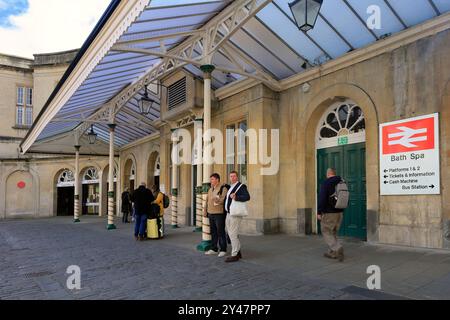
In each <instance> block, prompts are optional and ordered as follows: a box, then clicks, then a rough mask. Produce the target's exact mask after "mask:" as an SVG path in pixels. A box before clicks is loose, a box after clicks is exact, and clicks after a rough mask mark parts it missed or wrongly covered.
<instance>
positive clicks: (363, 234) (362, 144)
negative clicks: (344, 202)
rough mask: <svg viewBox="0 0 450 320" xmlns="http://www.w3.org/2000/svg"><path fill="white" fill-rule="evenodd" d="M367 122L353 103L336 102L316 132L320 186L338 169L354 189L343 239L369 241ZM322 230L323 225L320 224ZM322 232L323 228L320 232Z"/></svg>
mask: <svg viewBox="0 0 450 320" xmlns="http://www.w3.org/2000/svg"><path fill="white" fill-rule="evenodd" d="M365 129H366V123H365V118H364V113H363V111H362V109H361V108H360V107H359V106H358V105H357V104H356V103H354V102H353V101H351V100H345V101H342V102H336V103H334V104H333V105H331V106H330V108H329V109H328V110H327V111H326V112H325V113H324V115H323V116H322V119H321V120H320V122H319V126H318V128H317V133H316V149H317V186H318V189H319V188H320V185H321V184H322V182H323V181H324V180H325V179H326V171H327V169H328V168H335V169H336V170H337V173H338V175H340V176H341V177H342V178H343V179H345V180H346V181H347V183H348V185H349V189H350V194H351V195H350V204H349V207H348V208H347V209H346V210H345V214H344V221H343V223H342V226H341V230H340V236H345V237H352V238H359V239H363V240H366V239H367V218H366V215H367V198H366V131H365ZM319 228H320V225H319ZM319 230H320V229H319Z"/></svg>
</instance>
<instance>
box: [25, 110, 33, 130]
mask: <svg viewBox="0 0 450 320" xmlns="http://www.w3.org/2000/svg"><path fill="white" fill-rule="evenodd" d="M25 124H26V125H27V126H31V125H32V124H33V108H26V114H25Z"/></svg>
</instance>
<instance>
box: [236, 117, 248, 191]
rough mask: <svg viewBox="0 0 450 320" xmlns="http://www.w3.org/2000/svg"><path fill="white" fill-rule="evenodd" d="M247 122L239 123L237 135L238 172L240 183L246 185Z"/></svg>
mask: <svg viewBox="0 0 450 320" xmlns="http://www.w3.org/2000/svg"><path fill="white" fill-rule="evenodd" d="M246 132H247V122H246V121H243V122H241V123H239V133H238V138H237V139H238V142H237V146H238V172H239V175H240V180H241V181H242V183H247V139H246Z"/></svg>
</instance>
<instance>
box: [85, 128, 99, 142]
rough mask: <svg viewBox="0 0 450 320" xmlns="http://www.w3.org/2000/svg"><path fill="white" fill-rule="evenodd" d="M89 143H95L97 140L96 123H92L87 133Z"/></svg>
mask: <svg viewBox="0 0 450 320" xmlns="http://www.w3.org/2000/svg"><path fill="white" fill-rule="evenodd" d="M87 137H88V140H89V144H95V142H97V134H96V133H95V131H94V125H91V131H89V133H88V134H87Z"/></svg>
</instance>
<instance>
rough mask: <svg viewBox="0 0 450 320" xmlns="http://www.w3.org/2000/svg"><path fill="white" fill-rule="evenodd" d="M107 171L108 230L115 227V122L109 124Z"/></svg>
mask: <svg viewBox="0 0 450 320" xmlns="http://www.w3.org/2000/svg"><path fill="white" fill-rule="evenodd" d="M108 126H109V172H108V226H107V229H108V230H114V229H116V226H115V225H114V201H115V197H114V131H115V129H116V125H115V124H109V125H108Z"/></svg>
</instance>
